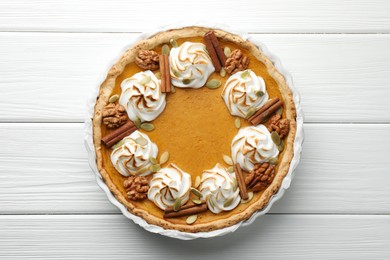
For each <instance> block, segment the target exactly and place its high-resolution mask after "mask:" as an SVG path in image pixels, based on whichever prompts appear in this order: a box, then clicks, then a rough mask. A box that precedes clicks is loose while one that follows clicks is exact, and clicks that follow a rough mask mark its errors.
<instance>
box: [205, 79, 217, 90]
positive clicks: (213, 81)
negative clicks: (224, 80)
mask: <svg viewBox="0 0 390 260" xmlns="http://www.w3.org/2000/svg"><path fill="white" fill-rule="evenodd" d="M219 86H221V81H219V80H217V79H211V80H209V81H207V83H206V87H208V88H210V89H216V88H219Z"/></svg>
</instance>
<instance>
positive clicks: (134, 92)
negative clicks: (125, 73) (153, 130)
mask: <svg viewBox="0 0 390 260" xmlns="http://www.w3.org/2000/svg"><path fill="white" fill-rule="evenodd" d="M121 88H122V94H121V96H120V98H119V104H121V105H122V106H123V107H124V108H125V109H126V112H127V115H128V116H129V118H130V120H131V121H133V122H134V120H135V119H136V118H139V119H140V120H141V121H152V120H154V119H155V118H156V117H157V116H158V115H160V114H161V112H162V111H163V110H164V108H165V105H166V101H165V94H163V93H161V86H160V80H158V79H157V78H156V76H155V75H154V73H153V72H151V71H150V70H147V71H142V72H138V73H136V74H134V75H133V76H132V77H131V78H127V79H125V80H124V81H123V82H122V84H121Z"/></svg>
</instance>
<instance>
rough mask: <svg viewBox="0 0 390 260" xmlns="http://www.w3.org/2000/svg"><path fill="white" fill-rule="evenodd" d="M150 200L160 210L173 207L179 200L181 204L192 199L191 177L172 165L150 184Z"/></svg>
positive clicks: (159, 172) (163, 169) (159, 173)
mask: <svg viewBox="0 0 390 260" xmlns="http://www.w3.org/2000/svg"><path fill="white" fill-rule="evenodd" d="M149 187H150V188H149V191H148V199H149V200H151V201H153V202H154V204H156V205H157V206H158V207H159V208H160V209H162V210H165V209H166V208H167V207H170V206H173V204H174V203H175V201H176V199H177V198H180V200H181V204H182V205H183V204H184V203H186V202H187V201H188V199H189V197H190V188H191V176H190V175H189V174H188V173H186V172H184V171H183V170H181V169H180V168H179V167H177V166H176V165H175V164H173V163H171V164H169V165H168V166H167V167H165V168H162V169H160V170H159V171H158V172H157V173H155V174H154V175H153V178H152V180H151V181H150V183H149Z"/></svg>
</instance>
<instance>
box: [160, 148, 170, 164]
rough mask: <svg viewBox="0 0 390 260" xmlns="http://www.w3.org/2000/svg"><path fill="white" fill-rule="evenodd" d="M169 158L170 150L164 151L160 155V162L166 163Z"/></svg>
mask: <svg viewBox="0 0 390 260" xmlns="http://www.w3.org/2000/svg"><path fill="white" fill-rule="evenodd" d="M168 159H169V152H168V151H165V152H163V153H162V154H161V156H160V164H164V163H166V162H167V161H168Z"/></svg>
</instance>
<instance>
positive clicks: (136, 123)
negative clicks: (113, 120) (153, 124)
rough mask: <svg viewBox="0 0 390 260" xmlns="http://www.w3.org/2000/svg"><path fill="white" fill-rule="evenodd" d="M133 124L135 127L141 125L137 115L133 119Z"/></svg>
mask: <svg viewBox="0 0 390 260" xmlns="http://www.w3.org/2000/svg"><path fill="white" fill-rule="evenodd" d="M133 123H134V125H135V126H136V127H137V128H140V127H141V119H139V118H138V117H136V118H135V119H134V122H133Z"/></svg>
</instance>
